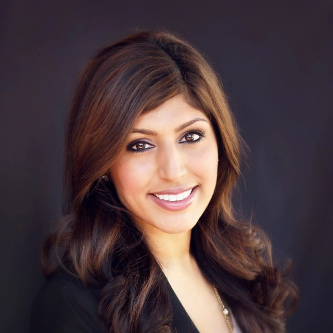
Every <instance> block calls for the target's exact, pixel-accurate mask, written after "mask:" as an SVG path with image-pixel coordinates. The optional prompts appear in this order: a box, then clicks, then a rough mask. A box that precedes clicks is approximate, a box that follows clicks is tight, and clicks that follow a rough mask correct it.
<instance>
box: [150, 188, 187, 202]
mask: <svg viewBox="0 0 333 333" xmlns="http://www.w3.org/2000/svg"><path fill="white" fill-rule="evenodd" d="M191 192H192V189H190V190H188V191H185V192H182V193H179V194H155V196H156V197H158V198H159V199H160V200H165V201H181V200H184V199H186V198H188V197H189V196H190V194H191Z"/></svg>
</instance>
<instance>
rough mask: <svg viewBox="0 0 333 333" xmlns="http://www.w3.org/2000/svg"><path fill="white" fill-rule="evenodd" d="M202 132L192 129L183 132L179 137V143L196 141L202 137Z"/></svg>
mask: <svg viewBox="0 0 333 333" xmlns="http://www.w3.org/2000/svg"><path fill="white" fill-rule="evenodd" d="M204 136H205V135H204V133H203V132H201V131H200V132H199V131H192V132H187V133H185V134H184V136H183V137H182V138H181V140H180V142H181V143H196V142H199V141H200V140H201V139H202V138H203V137H204Z"/></svg>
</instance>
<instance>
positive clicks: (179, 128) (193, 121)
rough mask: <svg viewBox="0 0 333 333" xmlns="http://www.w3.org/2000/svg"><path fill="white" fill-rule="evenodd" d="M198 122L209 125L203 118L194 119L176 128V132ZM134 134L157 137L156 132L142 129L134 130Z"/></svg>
mask: <svg viewBox="0 0 333 333" xmlns="http://www.w3.org/2000/svg"><path fill="white" fill-rule="evenodd" d="M197 121H204V122H206V123H207V120H205V119H203V118H194V119H192V120H190V121H187V122H186V123H184V124H182V125H180V126H178V127H177V128H176V132H179V131H181V130H183V129H184V128H186V127H188V126H190V125H192V124H194V123H195V122H197ZM132 133H140V134H146V135H157V132H155V131H151V130H147V129H140V128H134V129H133V131H132Z"/></svg>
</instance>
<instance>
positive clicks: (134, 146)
mask: <svg viewBox="0 0 333 333" xmlns="http://www.w3.org/2000/svg"><path fill="white" fill-rule="evenodd" d="M154 147H155V146H154V145H152V144H151V143H149V142H146V141H135V142H132V143H130V144H129V145H128V146H127V150H128V151H132V152H135V153H139V152H143V151H146V150H149V149H151V148H154Z"/></svg>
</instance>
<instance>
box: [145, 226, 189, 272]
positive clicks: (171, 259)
mask: <svg viewBox="0 0 333 333" xmlns="http://www.w3.org/2000/svg"><path fill="white" fill-rule="evenodd" d="M144 236H145V239H146V241H147V243H148V245H149V247H150V249H151V251H152V253H153V254H154V256H155V258H156V260H157V261H158V262H159V264H160V266H161V268H162V269H163V270H169V269H173V268H175V267H178V266H186V265H187V264H189V263H190V262H191V261H192V258H191V254H190V242H191V230H189V231H186V232H184V233H180V234H168V233H164V232H162V231H160V230H154V231H150V232H149V233H147V232H145V233H144Z"/></svg>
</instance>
